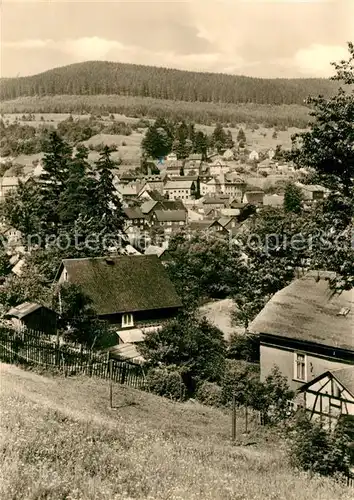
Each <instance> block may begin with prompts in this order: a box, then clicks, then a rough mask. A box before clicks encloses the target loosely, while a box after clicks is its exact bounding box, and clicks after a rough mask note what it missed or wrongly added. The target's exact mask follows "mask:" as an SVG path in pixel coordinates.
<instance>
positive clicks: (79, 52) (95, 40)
mask: <svg viewBox="0 0 354 500" xmlns="http://www.w3.org/2000/svg"><path fill="white" fill-rule="evenodd" d="M56 45H57V48H58V49H61V50H64V51H65V52H67V53H69V54H70V55H71V56H73V57H75V58H77V59H79V60H85V61H87V60H97V59H105V58H106V57H107V55H108V54H109V53H110V51H112V50H117V51H122V50H124V45H122V44H121V43H119V42H117V41H116V40H106V39H105V38H100V37H98V36H93V37H84V38H78V39H76V40H65V41H64V42H63V43H60V42H59V43H57V44H56Z"/></svg>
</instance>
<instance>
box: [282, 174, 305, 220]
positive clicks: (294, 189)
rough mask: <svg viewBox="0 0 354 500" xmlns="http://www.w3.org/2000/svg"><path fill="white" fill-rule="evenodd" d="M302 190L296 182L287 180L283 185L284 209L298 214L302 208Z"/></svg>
mask: <svg viewBox="0 0 354 500" xmlns="http://www.w3.org/2000/svg"><path fill="white" fill-rule="evenodd" d="M302 199H303V196H302V191H301V188H299V187H298V186H296V184H294V183H292V182H289V183H288V184H287V185H286V187H285V193H284V210H285V212H292V213H295V214H300V213H301V210H302Z"/></svg>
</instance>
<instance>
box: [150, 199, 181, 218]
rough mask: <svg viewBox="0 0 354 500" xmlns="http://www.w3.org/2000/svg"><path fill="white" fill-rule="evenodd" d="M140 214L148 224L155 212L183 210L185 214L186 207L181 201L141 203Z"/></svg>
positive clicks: (164, 200) (165, 200)
mask: <svg viewBox="0 0 354 500" xmlns="http://www.w3.org/2000/svg"><path fill="white" fill-rule="evenodd" d="M140 209H141V211H142V213H143V214H144V216H145V217H146V219H147V220H148V221H149V222H150V221H151V217H152V215H153V214H154V213H155V212H156V211H157V210H160V211H161V210H183V211H185V212H187V209H186V207H185V206H184V204H183V203H182V201H181V200H167V199H163V200H161V201H152V200H151V201H147V202H145V203H143V204H142V205H141V207H140Z"/></svg>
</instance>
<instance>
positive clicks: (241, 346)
mask: <svg viewBox="0 0 354 500" xmlns="http://www.w3.org/2000/svg"><path fill="white" fill-rule="evenodd" d="M228 357H229V358H231V359H243V360H245V361H249V362H251V363H258V362H259V358H260V351H259V335H249V334H243V335H239V334H236V333H234V334H233V335H231V338H230V343H229V348H228Z"/></svg>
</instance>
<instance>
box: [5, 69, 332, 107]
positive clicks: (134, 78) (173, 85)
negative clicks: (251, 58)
mask: <svg viewBox="0 0 354 500" xmlns="http://www.w3.org/2000/svg"><path fill="white" fill-rule="evenodd" d="M336 88H337V84H336V83H335V82H332V81H330V80H324V79H262V78H250V77H246V76H234V75H225V74H219V73H198V72H192V71H181V70H176V69H167V68H157V67H154V66H141V65H135V64H122V63H113V62H102V61H95V62H85V63H79V64H72V65H70V66H64V67H61V68H57V69H52V70H49V71H46V72H45V73H40V74H38V75H34V76H28V77H20V78H6V79H3V80H1V81H0V98H1V99H2V100H8V99H15V98H17V97H22V96H34V95H38V96H43V95H63V94H65V95H68V94H70V95H98V94H120V95H129V96H142V97H153V98H159V99H172V100H179V101H190V102H194V101H200V102H216V103H218V102H222V103H233V104H237V103H256V104H303V103H304V100H305V99H306V98H307V97H308V96H309V95H313V96H317V95H319V94H323V95H325V96H328V95H329V94H331V93H332V92H333V91H334V90H335V89H336Z"/></svg>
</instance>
